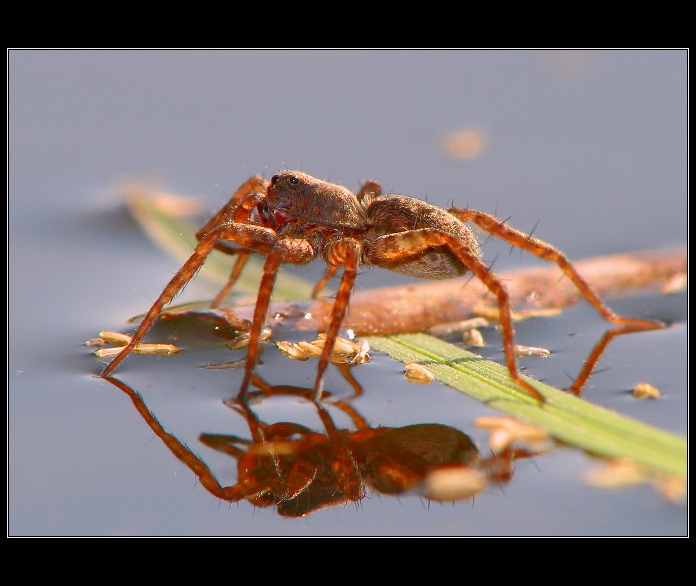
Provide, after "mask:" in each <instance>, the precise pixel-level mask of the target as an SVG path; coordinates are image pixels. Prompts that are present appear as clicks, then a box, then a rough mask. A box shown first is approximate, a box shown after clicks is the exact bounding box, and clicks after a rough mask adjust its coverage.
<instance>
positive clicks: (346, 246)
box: [314, 237, 361, 401]
mask: <svg viewBox="0 0 696 586" xmlns="http://www.w3.org/2000/svg"><path fill="white" fill-rule="evenodd" d="M360 254H361V246H360V243H359V242H358V241H357V240H355V239H354V238H342V237H339V238H337V239H336V240H333V241H331V240H330V241H329V242H327V244H326V247H325V249H324V258H325V260H326V262H327V264H328V265H329V271H330V272H331V274H333V273H334V272H335V271H336V269H337V267H339V266H342V267H343V275H342V276H341V283H340V285H339V286H338V291H337V292H336V300H335V301H334V304H333V308H332V309H331V317H330V319H329V326H328V328H327V329H326V340H325V341H324V349H323V350H322V352H321V356H320V357H319V366H318V367H317V378H316V380H315V382H314V391H315V393H316V394H315V399H316V400H317V401H318V400H319V399H320V398H321V394H322V391H323V378H324V372H325V371H326V368H327V367H328V366H329V361H330V359H331V353H332V352H333V347H334V344H335V343H336V338H337V337H338V330H339V329H340V328H341V324H342V323H343V318H344V317H345V315H346V310H347V309H348V303H349V301H350V295H351V293H352V292H353V286H354V285H355V278H356V276H357V274H358V265H359V263H360ZM327 274H328V272H327Z"/></svg>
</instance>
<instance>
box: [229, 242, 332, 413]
mask: <svg viewBox="0 0 696 586" xmlns="http://www.w3.org/2000/svg"><path fill="white" fill-rule="evenodd" d="M265 254H266V262H265V263H264V265H263V275H262V277H261V284H260V285H259V293H258V295H257V297H256V306H255V307H254V317H253V319H252V323H251V331H250V332H249V346H248V351H247V357H246V364H245V366H244V379H243V380H242V385H241V387H240V389H239V393H238V394H237V399H238V400H239V401H243V400H244V397H245V395H246V393H247V390H248V388H249V383H250V382H251V377H252V374H253V372H254V368H255V367H256V362H257V360H258V357H259V346H260V340H261V330H262V329H263V325H264V323H265V321H266V314H267V313H268V306H269V304H270V302H271V295H272V293H273V287H274V286H275V281H276V277H277V276H278V271H279V270H280V265H281V264H283V263H291V264H306V263H308V262H310V261H311V260H313V259H314V258H315V257H316V254H317V251H316V249H315V247H314V245H313V244H312V243H311V242H310V241H308V240H305V239H302V238H284V239H277V238H276V239H275V242H274V243H273V245H272V246H271V247H270V249H269V250H268V251H267V252H266V253H265ZM327 345H328V341H327Z"/></svg>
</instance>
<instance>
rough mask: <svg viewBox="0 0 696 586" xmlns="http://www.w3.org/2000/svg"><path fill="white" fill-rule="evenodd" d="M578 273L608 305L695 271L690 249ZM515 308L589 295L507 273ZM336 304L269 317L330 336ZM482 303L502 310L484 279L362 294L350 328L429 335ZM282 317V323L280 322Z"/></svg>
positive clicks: (287, 307)
mask: <svg viewBox="0 0 696 586" xmlns="http://www.w3.org/2000/svg"><path fill="white" fill-rule="evenodd" d="M574 264H575V267H576V268H577V269H578V271H579V273H580V274H581V275H582V276H583V277H584V278H585V279H586V280H587V281H588V283H589V284H590V286H591V287H592V288H593V289H594V290H595V291H596V292H597V293H598V294H599V295H600V297H602V298H604V299H610V298H612V297H616V296H618V295H625V294H628V293H630V292H635V291H638V290H641V289H645V288H650V287H653V288H654V287H660V286H662V285H664V284H665V283H667V282H668V281H669V280H670V279H673V278H674V277H676V276H678V275H681V274H685V273H686V270H687V251H686V249H685V248H676V249H668V250H648V251H640V252H633V253H625V254H618V255H612V256H602V257H595V258H590V259H586V260H582V261H578V262H576V263H574ZM498 276H499V278H500V279H502V281H503V282H504V283H505V286H506V287H507V289H508V291H509V294H510V300H511V302H512V305H513V306H514V307H516V308H519V307H520V306H523V305H526V306H530V305H531V306H533V307H536V308H563V307H569V306H571V305H573V304H575V303H576V302H577V301H578V300H579V299H580V298H581V297H582V295H581V294H580V292H579V291H578V290H577V288H576V287H575V286H574V285H573V284H572V283H571V282H570V281H569V280H568V279H566V278H563V276H562V273H561V271H560V270H559V269H558V267H556V266H555V265H547V266H543V267H535V268H524V269H519V270H515V271H510V272H505V273H499V274H498ZM333 301H334V300H333V299H332V298H324V299H319V300H316V301H312V302H307V303H292V302H274V303H272V304H271V306H270V310H269V314H268V315H269V318H268V319H269V325H270V326H271V327H274V328H275V327H278V326H279V325H280V324H282V327H289V328H291V329H298V330H318V331H321V330H323V329H325V328H326V325H327V323H328V319H329V316H330V315H331V308H332V306H333ZM482 303H485V304H489V305H491V306H496V302H495V299H493V298H491V296H490V295H489V293H488V291H487V290H486V288H485V287H484V286H483V284H482V283H480V282H479V281H478V280H476V279H470V278H460V279H452V280H449V281H435V282H433V281H429V282H426V283H417V284H413V285H407V286H400V287H386V288H379V289H370V290H362V291H360V290H358V291H356V292H355V294H354V295H353V296H352V298H351V301H350V307H349V310H348V313H347V315H346V318H345V320H344V322H343V325H342V327H343V328H344V329H351V330H353V332H354V333H355V334H356V335H357V336H366V335H389V334H398V333H406V332H421V331H425V330H427V329H429V328H431V327H433V326H435V325H438V324H442V323H447V322H455V321H459V320H463V319H467V318H469V317H471V316H472V315H473V312H472V308H474V307H476V306H480V305H481V304H482ZM251 311H252V309H251V308H247V307H235V309H234V319H235V320H237V321H238V319H239V318H250V317H251ZM274 316H282V319H278V318H276V319H274Z"/></svg>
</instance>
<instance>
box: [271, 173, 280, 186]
mask: <svg viewBox="0 0 696 586" xmlns="http://www.w3.org/2000/svg"><path fill="white" fill-rule="evenodd" d="M276 183H278V175H273V177H271V185H275V184H276Z"/></svg>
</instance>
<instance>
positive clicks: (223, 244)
mask: <svg viewBox="0 0 696 586" xmlns="http://www.w3.org/2000/svg"><path fill="white" fill-rule="evenodd" d="M267 189H268V181H266V180H264V179H263V177H261V176H260V175H255V176H253V177H249V179H247V180H246V181H245V182H244V183H242V184H241V185H240V186H239V188H238V189H237V190H236V191H235V192H234V194H233V195H232V197H231V198H230V200H229V201H228V202H227V203H226V204H225V205H224V206H223V207H222V208H221V209H220V210H219V211H218V212H217V213H216V214H215V215H214V216H213V217H212V218H210V219H209V220H208V221H207V222H206V223H205V224H204V225H203V226H202V227H201V228H200V230H198V232H196V239H197V240H198V241H199V242H200V241H201V240H202V239H203V238H204V237H205V235H206V234H208V233H209V232H211V231H212V230H214V229H215V228H217V227H218V226H221V225H223V224H225V223H229V222H231V221H233V218H234V216H235V214H236V213H237V209H238V208H239V207H240V204H241V203H242V202H243V201H245V200H247V198H249V196H251V195H253V194H256V193H266V191H267ZM242 207H243V206H242ZM264 225H266V227H267V228H270V227H272V226H270V225H267V224H264ZM215 249H216V250H219V251H220V252H224V253H225V254H230V255H237V259H236V260H235V262H234V265H232V272H231V273H230V276H229V278H228V279H227V283H226V284H225V286H224V287H223V288H222V289H220V292H219V293H218V294H217V296H216V297H215V299H214V300H213V301H212V303H211V304H210V307H211V308H213V309H214V308H216V307H219V306H220V303H222V301H223V299H225V297H227V295H228V294H229V292H230V291H231V290H232V287H233V286H234V284H235V283H236V282H237V279H238V278H239V275H240V274H241V273H242V269H243V268H244V265H245V264H246V261H247V260H248V258H249V255H250V254H251V251H249V250H247V249H245V248H240V247H238V246H233V245H231V244H230V243H229V242H228V241H226V240H218V242H216V243H215Z"/></svg>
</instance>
